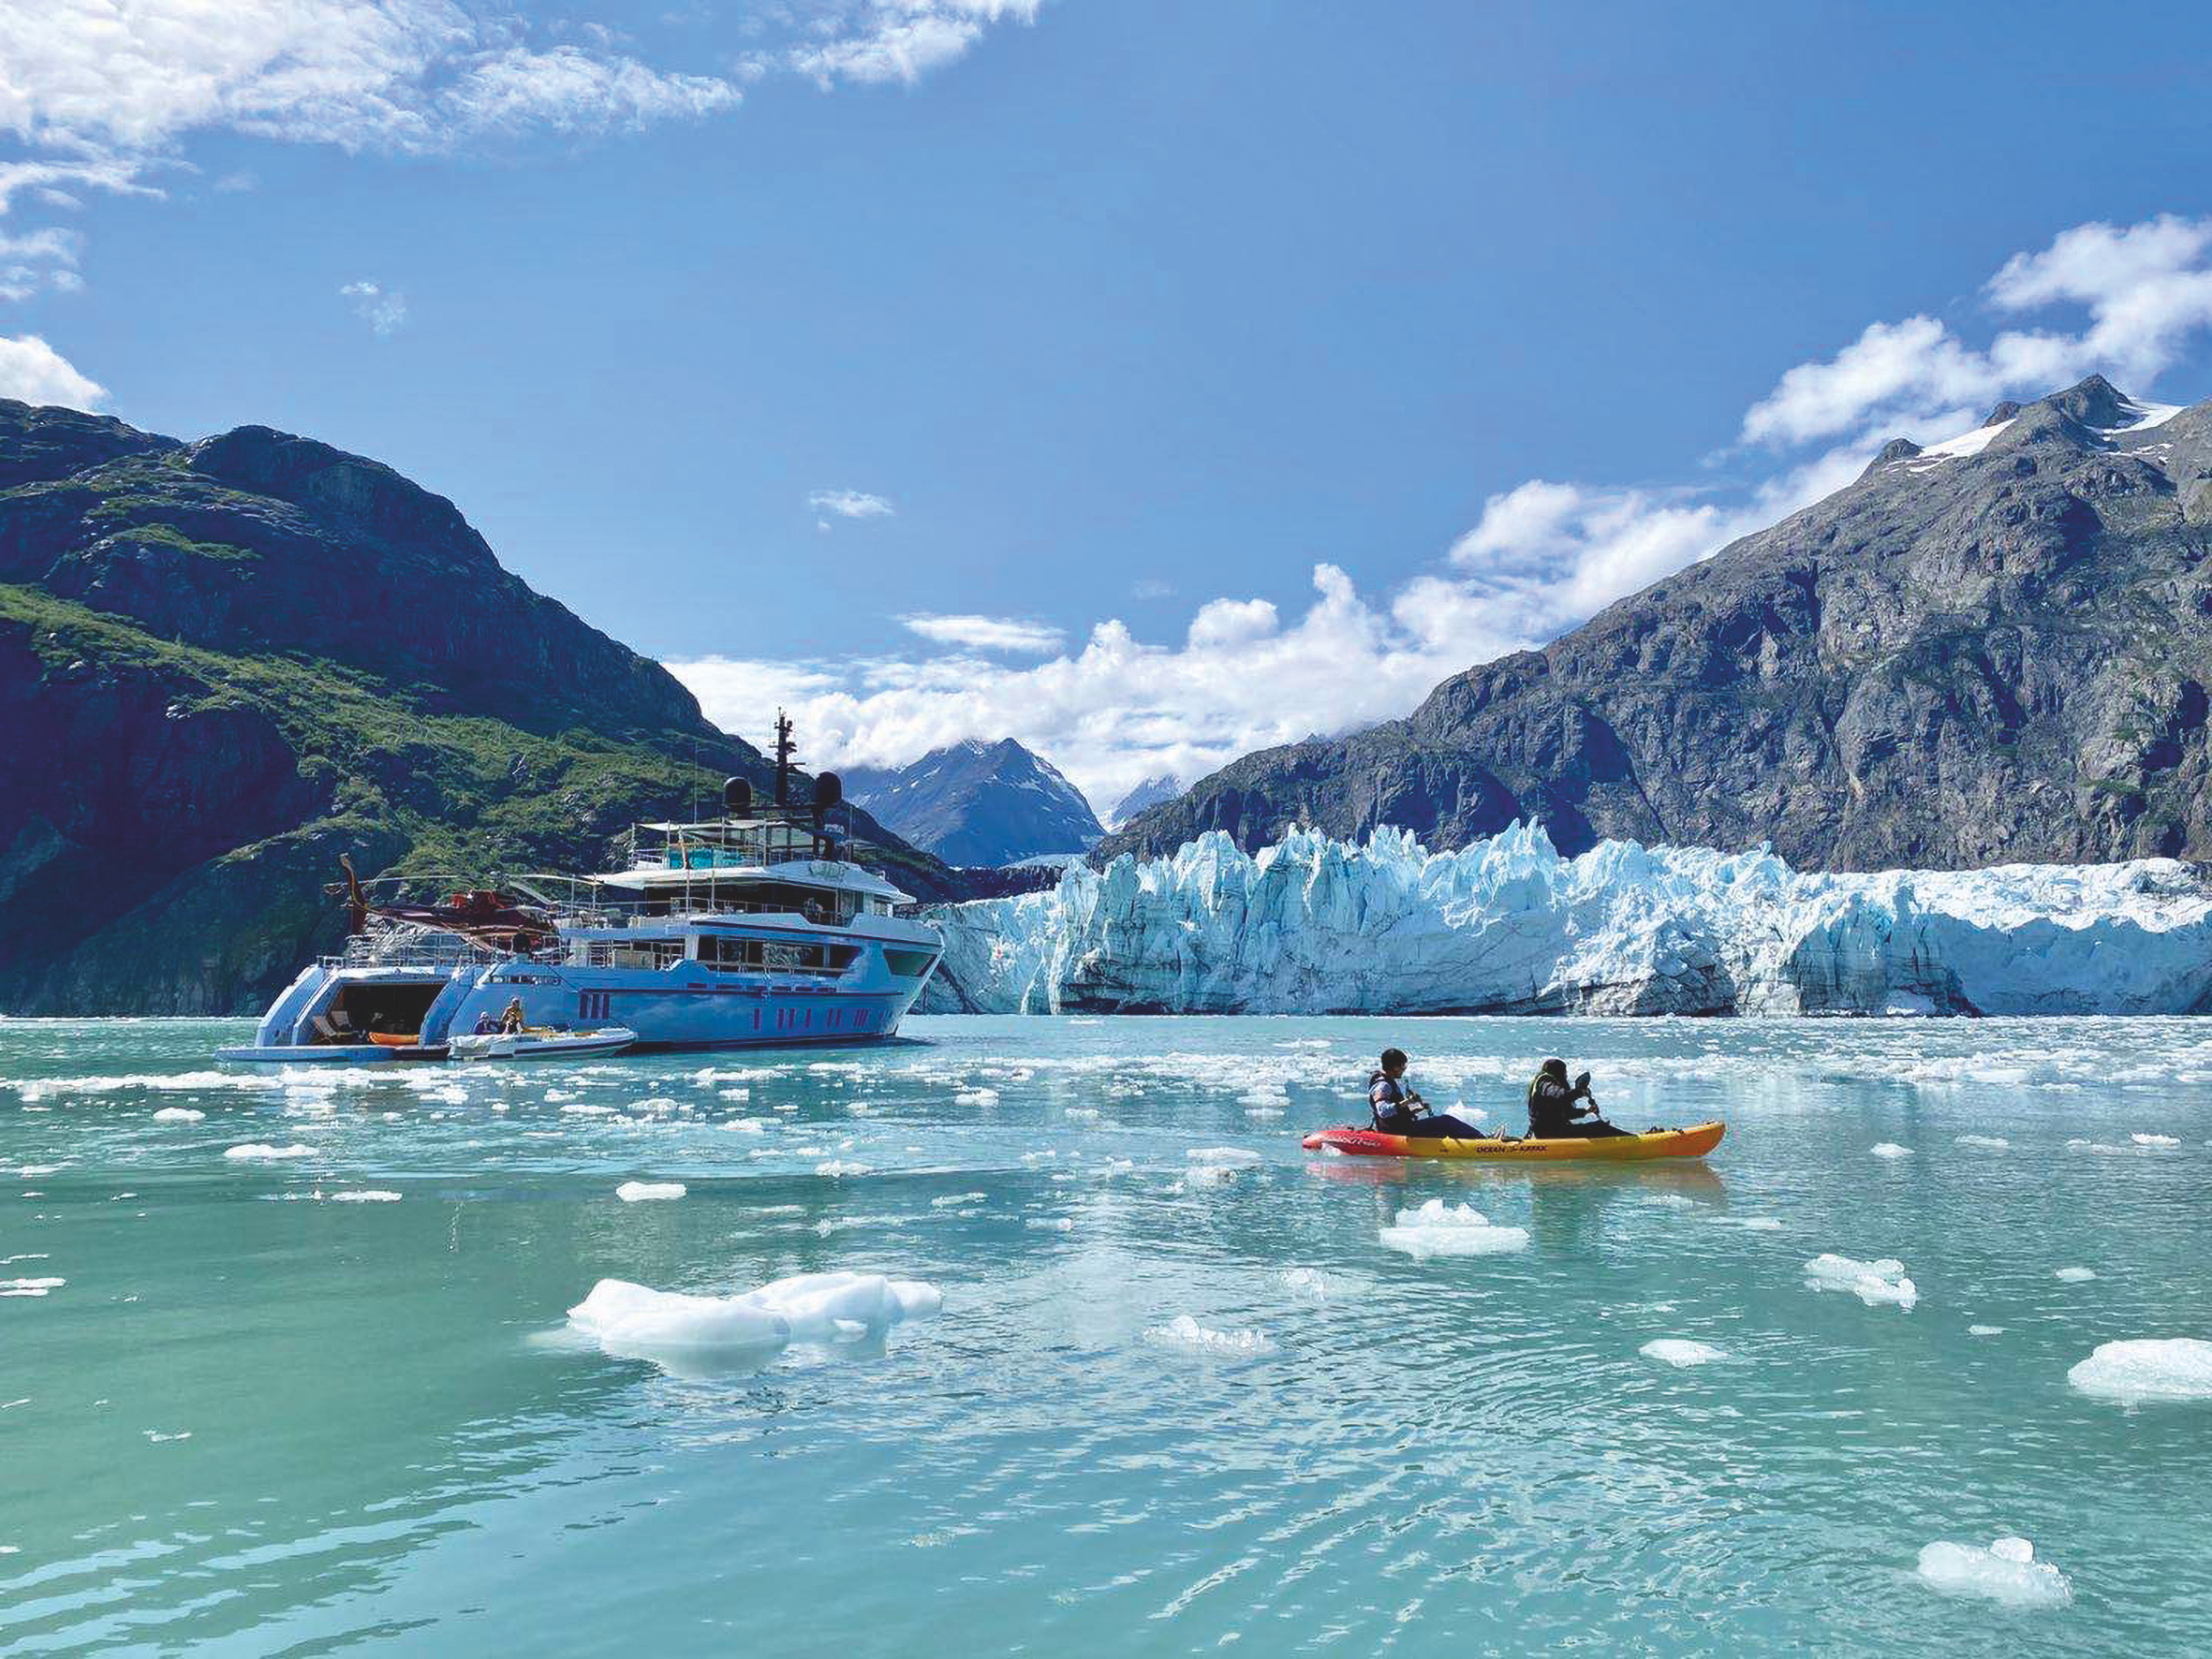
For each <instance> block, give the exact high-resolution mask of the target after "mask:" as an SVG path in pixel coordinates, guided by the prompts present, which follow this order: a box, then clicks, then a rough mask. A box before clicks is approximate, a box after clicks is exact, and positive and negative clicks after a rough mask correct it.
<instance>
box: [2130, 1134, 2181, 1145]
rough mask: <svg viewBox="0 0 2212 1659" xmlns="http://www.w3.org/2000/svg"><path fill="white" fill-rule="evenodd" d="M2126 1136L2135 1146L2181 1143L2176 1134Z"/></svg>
mask: <svg viewBox="0 0 2212 1659" xmlns="http://www.w3.org/2000/svg"><path fill="white" fill-rule="evenodd" d="M2128 1138H2129V1139H2130V1140H2132V1141H2133V1142H2134V1143H2135V1144H2136V1145H2137V1146H2179V1145H2180V1144H2181V1138H2180V1137H2179V1136H2177V1135H2131V1136H2129V1137H2128Z"/></svg>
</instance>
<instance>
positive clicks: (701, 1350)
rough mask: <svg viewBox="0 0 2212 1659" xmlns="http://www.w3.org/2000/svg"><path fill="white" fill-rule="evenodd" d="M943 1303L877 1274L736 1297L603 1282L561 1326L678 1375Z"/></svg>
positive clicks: (852, 1333)
mask: <svg viewBox="0 0 2212 1659" xmlns="http://www.w3.org/2000/svg"><path fill="white" fill-rule="evenodd" d="M943 1306H944V1297H943V1295H942V1294H941V1293H940V1292H939V1291H938V1290H937V1288H936V1285H925V1284H923V1283H922V1282H921V1281H919V1280H911V1279H890V1278H886V1277H885V1276H884V1275H882V1274H881V1273H801V1274H798V1275H797V1276H795V1277H793V1278H789V1279H778V1280H776V1281H774V1283H773V1284H769V1285H761V1286H760V1288H759V1289H758V1290H750V1291H747V1292H745V1294H744V1295H742V1296H686V1295H683V1294H680V1293H678V1292H674V1291H666V1290H654V1289H651V1288H649V1287H648V1286H646V1285H631V1284H628V1283H627V1282H625V1281H623V1280H620V1279H602V1280H600V1281H599V1282H598V1283H597V1285H593V1286H592V1292H591V1294H590V1295H589V1296H587V1297H585V1298H584V1299H583V1300H582V1301H581V1302H579V1303H578V1304H577V1305H576V1306H575V1307H573V1308H570V1309H569V1310H568V1324H569V1326H570V1328H571V1329H575V1330H578V1331H581V1332H582V1334H584V1335H586V1336H588V1337H591V1338H592V1339H593V1340H594V1341H596V1342H597V1343H598V1344H599V1346H600V1347H601V1348H603V1349H604V1350H605V1351H606V1352H608V1353H610V1354H612V1355H614V1356H616V1357H617V1358H626V1359H627V1358H635V1359H651V1360H653V1361H654V1362H655V1363H656V1364H659V1365H661V1366H663V1367H664V1368H666V1369H669V1370H674V1371H682V1370H686V1369H690V1368H692V1367H696V1366H700V1365H701V1364H703V1363H707V1362H710V1361H711V1360H712V1359H713V1358H715V1357H716V1356H731V1357H743V1356H747V1355H751V1356H765V1355H769V1354H774V1353H775V1352H777V1351H779V1350H781V1349H783V1348H785V1347H787V1346H789V1344H790V1343H795V1342H801V1343H832V1342H838V1341H849V1340H851V1339H853V1338H855V1337H860V1336H865V1335H869V1334H871V1333H873V1332H877V1331H881V1330H883V1329H887V1328H888V1327H890V1326H892V1325H893V1324H895V1323H897V1322H898V1321H900V1320H902V1319H912V1318H920V1317H923V1316H926V1315H928V1314H935V1313H936V1312H938V1310H939V1309H941V1308H942V1307H943Z"/></svg>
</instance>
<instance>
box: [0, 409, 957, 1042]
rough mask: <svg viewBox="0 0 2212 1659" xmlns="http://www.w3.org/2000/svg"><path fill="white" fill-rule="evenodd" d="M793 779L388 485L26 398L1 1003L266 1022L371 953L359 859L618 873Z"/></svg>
mask: <svg viewBox="0 0 2212 1659" xmlns="http://www.w3.org/2000/svg"><path fill="white" fill-rule="evenodd" d="M771 771H772V768H771V767H770V765H769V764H768V763H767V762H766V761H765V760H764V759H763V757H762V756H761V755H760V754H759V752H758V751H757V750H755V749H754V748H753V747H752V746H751V745H749V744H747V743H745V742H743V741H740V740H738V739H736V738H733V737H731V736H730V735H729V734H727V733H725V732H722V731H720V730H718V729H717V728H715V727H714V726H712V725H711V724H710V723H708V722H707V720H706V719H705V718H704V717H703V716H702V715H701V714H700V710H699V706H698V704H697V702H696V701H695V700H694V699H693V698H692V697H691V695H690V693H688V692H687V691H686V690H685V689H684V687H683V686H682V685H680V684H679V683H677V682H676V681H675V679H674V678H673V677H672V676H671V675H670V674H669V673H668V672H667V671H666V670H665V669H663V668H660V667H659V665H657V664H656V663H653V662H650V661H648V660H647V659H645V658H643V657H641V656H640V655H638V654H637V653H635V652H632V651H630V650H628V649H627V647H625V646H623V645H621V644H620V643H618V642H617V641H615V640H613V639H609V638H608V637H607V636H606V635H604V634H601V633H599V632H598V631H597V630H596V629H594V628H592V627H589V626H587V625H586V624H583V623H582V622H581V621H580V620H578V618H577V617H576V616H574V615H573V614H572V613H571V612H569V611H568V609H566V608H564V607H563V606H561V605H559V604H557V603H555V602H554V601H553V600H551V599H548V598H546V597H545V596H544V595H539V594H537V593H535V592H533V591H532V590H531V589H530V588H529V587H528V586H527V585H526V584H525V583H524V582H523V581H522V580H520V579H519V578H517V577H515V576H514V575H512V574H511V573H509V571H507V570H505V569H503V568H501V566H500V565H499V564H498V562H497V560H496V559H494V557H493V554H492V551H491V550H490V549H489V548H488V547H487V546H486V545H485V544H484V541H483V539H482V537H480V536H478V535H477V533H476V532H475V531H474V530H472V529H470V528H469V526H468V524H467V522H466V521H465V520H464V519H463V518H462V516H461V514H460V512H459V510H458V509H457V508H455V507H454V506H453V505H452V504H451V503H450V502H449V501H447V500H445V499H444V498H442V497H440V496H436V495H433V494H431V493H430V492H427V491H425V490H422V489H420V488H419V487H418V486H416V485H415V484H413V483H410V482H409V481H408V480H407V479H406V478H404V477H401V476H400V475H399V474H397V473H395V472H393V471H392V470H391V468H389V467H386V466H383V465H380V464H378V463H377V462H373V461H368V460H365V459H363V458H361V457H360V456H356V455H348V454H346V453H344V452H342V451H340V450H337V449H333V448H330V447H329V446H327V445H324V444H319V443H316V442H313V441H311V440H308V439H303V438H297V437H291V436H288V435H287V434H284V433H275V432H272V431H270V430H268V429H267V428H263V427H244V428H241V429H239V430H238V431H235V432H230V433H224V434H222V435H220V436H218V437H213V438H207V439H203V440H201V441H200V442H199V443H196V444H191V445H184V444H179V443H177V442H175V441H174V440H171V439H168V438H163V437H158V436H155V435H154V434H151V433H141V432H137V431H134V430H133V429H131V428H130V427H127V426H125V425H124V424H122V423H121V422H119V421H115V420H111V419H107V418H101V417H96V416H89V415H82V414H79V413H77V412H75V411H71V410H66V409H51V408H32V407H28V406H26V405H24V404H16V403H8V402H5V401H0V1010H5V1011H7V1012H11V1013H94V1012H99V1013H108V1012H152V1013H228V1012H236V1011H247V1010H258V1007H259V1006H260V1005H261V1004H262V1003H263V1002H265V1001H266V1000H267V998H268V997H269V995H270V994H271V993H272V992H273V991H274V990H275V989H276V988H277V987H278V986H280V985H282V984H283V983H284V982H285V981H286V980H287V979H288V978H289V977H290V976H291V975H292V974H293V973H294V972H295V971H296V970H297V969H298V967H299V965H300V963H301V962H302V961H303V960H304V959H305V958H306V957H307V956H308V955H310V954H311V953H312V952H314V951H316V950H317V949H327V948H330V947H332V946H334V945H335V944H336V943H337V941H338V939H339V938H340V936H341V934H342V932H343V924H342V918H341V917H340V915H339V913H338V912H337V911H336V909H335V907H334V906H333V905H332V903H331V902H330V900H329V899H327V898H326V897H325V896H324V894H323V892H322V887H323V884H324V883H326V882H328V881H331V880H332V879H334V878H335V877H336V875H337V874H338V871H337V859H338V855H339V854H340V853H341V852H344V851H351V852H352V853H353V855H354V859H355V862H356V863H357V865H358V866H359V867H360V868H361V872H362V873H363V874H375V873H377V872H386V873H401V874H431V873H448V874H454V875H455V876H457V877H463V878H481V877H483V876H487V875H489V874H492V873H494V872H496V871H499V870H518V869H531V868H540V869H555V870H561V869H597V868H603V867H605V864H606V862H607V860H608V858H609V857H610V853H611V845H610V844H611V842H612V839H613V838H614V837H615V836H617V835H619V834H620V833H621V832H622V831H623V830H624V829H627V827H628V826H629V824H630V823H632V822H633V821H635V820H637V819H640V818H648V817H656V816H665V815H685V814H686V813H688V812H689V811H690V810H692V809H693V808H694V807H696V806H698V805H700V804H702V803H705V802H711V801H713V800H716V799H717V798H718V792H719V788H720V785H721V780H722V779H723V777H725V776H726V775H730V774H733V773H734V774H740V775H744V776H746V777H748V778H750V779H752V780H753V781H754V783H755V784H756V785H757V786H763V787H764V786H765V785H766V784H767V781H768V779H769V776H770V773H771ZM808 786H810V785H808ZM859 828H860V829H862V832H863V834H864V835H871V836H873V837H874V838H876V839H877V840H878V841H879V842H882V843H883V844H884V845H883V847H882V850H881V856H880V861H881V862H884V863H885V864H887V865H888V866H890V870H889V873H890V874H892V877H893V879H895V880H897V881H899V882H900V884H901V885H902V886H904V887H906V888H908V889H909V890H910V891H913V892H915V893H916V894H917V895H918V896H922V897H946V896H950V895H951V893H952V892H953V890H954V888H953V884H952V878H951V874H950V873H949V872H947V871H946V870H945V868H944V867H943V865H941V864H940V863H938V862H937V861H936V859H931V858H929V857H928V856H926V855H923V854H919V853H916V852H914V851H913V850H912V849H910V848H907V847H906V846H905V845H904V844H901V843H898V842H897V841H896V838H895V837H889V836H886V835H884V834H883V833H882V832H881V831H880V830H879V829H877V828H876V827H875V826H874V825H873V824H872V823H870V822H867V821H866V820H864V819H863V820H862V821H861V823H860V825H859Z"/></svg>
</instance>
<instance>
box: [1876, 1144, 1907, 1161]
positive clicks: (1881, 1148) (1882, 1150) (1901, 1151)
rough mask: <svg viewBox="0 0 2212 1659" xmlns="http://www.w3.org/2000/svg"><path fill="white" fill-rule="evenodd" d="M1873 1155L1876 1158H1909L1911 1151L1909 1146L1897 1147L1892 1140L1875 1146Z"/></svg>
mask: <svg viewBox="0 0 2212 1659" xmlns="http://www.w3.org/2000/svg"><path fill="white" fill-rule="evenodd" d="M1874 1155H1875V1156H1876V1157H1878V1158H1910V1156H1911V1155H1912V1149H1911V1148H1910V1147H1909V1146H1899V1145H1898V1144H1897V1143H1896V1142H1895V1141H1894V1140H1884V1141H1881V1142H1879V1143H1878V1144H1877V1145H1876V1146H1875V1148H1874Z"/></svg>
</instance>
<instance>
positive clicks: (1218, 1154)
mask: <svg viewBox="0 0 2212 1659" xmlns="http://www.w3.org/2000/svg"><path fill="white" fill-rule="evenodd" d="M1184 1155H1185V1156H1187V1158H1188V1159H1189V1160H1190V1161H1191V1162H1192V1163H1193V1164H1216V1165H1220V1166H1222V1167H1228V1166H1231V1165H1236V1164H1257V1163H1258V1162H1259V1161H1260V1154H1259V1153H1258V1152H1253V1151H1252V1150H1251V1149H1250V1148H1248V1147H1242V1146H1194V1147H1192V1148H1191V1149H1190V1151H1189V1152H1187V1153H1186V1154H1184Z"/></svg>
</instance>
